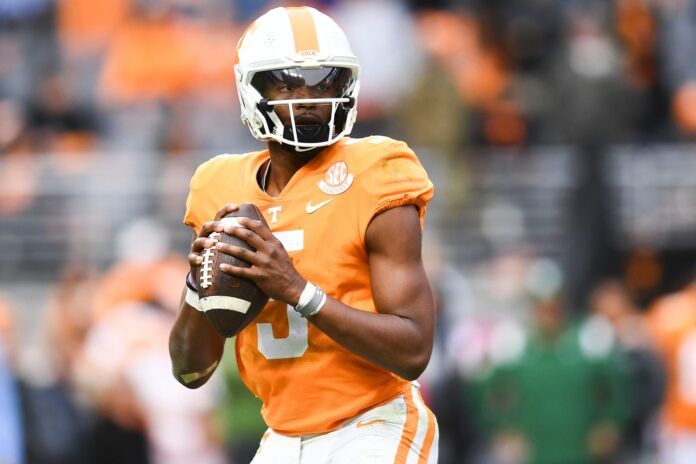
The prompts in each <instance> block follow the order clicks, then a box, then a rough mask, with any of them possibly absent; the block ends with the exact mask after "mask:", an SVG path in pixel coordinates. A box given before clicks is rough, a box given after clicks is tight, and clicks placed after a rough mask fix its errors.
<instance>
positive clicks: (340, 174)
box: [318, 161, 353, 195]
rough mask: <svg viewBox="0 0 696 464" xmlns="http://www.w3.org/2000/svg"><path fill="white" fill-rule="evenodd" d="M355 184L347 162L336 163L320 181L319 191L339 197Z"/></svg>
mask: <svg viewBox="0 0 696 464" xmlns="http://www.w3.org/2000/svg"><path fill="white" fill-rule="evenodd" d="M352 183H353V174H351V173H350V172H349V171H348V165H347V164H346V163H345V161H339V162H337V163H334V164H332V165H331V167H329V169H327V170H326V172H325V173H324V178H323V179H322V180H320V181H319V184H318V185H319V189H321V191H322V192H324V193H326V194H328V195H338V194H340V193H343V192H345V191H346V190H348V187H350V186H351V184H352Z"/></svg>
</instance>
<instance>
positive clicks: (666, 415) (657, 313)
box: [649, 280, 696, 464]
mask: <svg viewBox="0 0 696 464" xmlns="http://www.w3.org/2000/svg"><path fill="white" fill-rule="evenodd" d="M649 322H650V328H651V330H652V334H653V337H654V340H655V343H656V345H657V347H658V349H659V352H660V355H661V356H662V357H663V360H664V362H665V365H666V366H667V397H666V399H665V403H664V407H663V409H662V421H661V424H660V426H661V433H660V457H659V462H660V463H661V464H686V463H691V462H693V459H694V456H696V280H694V281H692V282H691V283H689V284H688V285H687V286H686V287H685V288H683V289H682V290H680V291H679V292H677V293H674V294H671V295H668V296H665V297H663V298H660V299H659V300H658V301H657V302H656V303H655V304H654V306H653V307H652V308H651V309H650V313H649Z"/></svg>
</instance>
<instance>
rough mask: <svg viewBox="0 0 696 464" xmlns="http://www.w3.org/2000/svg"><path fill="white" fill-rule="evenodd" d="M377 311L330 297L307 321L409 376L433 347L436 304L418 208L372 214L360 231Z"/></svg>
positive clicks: (422, 367)
mask: <svg viewBox="0 0 696 464" xmlns="http://www.w3.org/2000/svg"><path fill="white" fill-rule="evenodd" d="M365 243H366V245H367V251H368V257H369V264H370V280H371V282H372V297H373V299H374V302H375V306H376V307H377V311H378V313H377V314H374V313H368V312H366V311H359V310H356V309H353V308H350V307H349V306H347V305H345V304H343V303H341V302H340V301H338V300H335V299H333V298H329V299H327V303H326V305H325V306H324V308H322V310H321V311H320V312H319V313H317V314H316V315H315V316H312V317H310V318H309V320H310V321H311V322H312V323H313V324H314V325H316V326H317V327H318V328H320V329H321V330H322V331H323V332H324V333H326V334H327V335H329V336H330V337H331V338H333V339H334V340H336V341H337V342H338V343H340V344H341V345H343V346H345V347H346V348H348V349H349V350H351V351H352V352H354V353H356V354H358V355H360V356H362V357H364V358H367V359H369V360H371V361H373V362H375V363H376V364H379V365H381V366H382V367H385V368H387V369H389V370H391V371H392V372H394V373H396V374H398V375H400V376H401V377H403V378H406V379H409V380H413V379H416V378H418V376H420V374H421V373H422V372H423V370H425V368H426V366H427V365H428V361H429V360H430V353H431V351H432V346H433V332H434V325H435V308H434V300H433V295H432V291H431V288H430V284H429V282H428V279H427V277H426V274H425V270H424V269H423V263H422V260H421V227H420V220H419V216H418V210H417V209H416V207H414V206H402V207H398V208H393V209H390V210H387V211H385V212H384V213H382V214H379V215H377V216H376V217H375V218H374V219H373V220H372V222H371V223H370V225H369V226H368V228H367V231H366V233H365Z"/></svg>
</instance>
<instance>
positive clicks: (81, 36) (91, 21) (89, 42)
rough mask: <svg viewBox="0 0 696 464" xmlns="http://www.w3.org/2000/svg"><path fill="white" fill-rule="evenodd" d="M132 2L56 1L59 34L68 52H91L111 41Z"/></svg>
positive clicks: (122, 0)
mask: <svg viewBox="0 0 696 464" xmlns="http://www.w3.org/2000/svg"><path fill="white" fill-rule="evenodd" d="M131 1H132V0H99V1H95V0H59V1H58V4H57V15H58V34H59V35H60V39H61V42H62V44H63V46H64V47H66V48H67V50H68V51H69V52H76V53H78V54H79V53H80V52H82V51H84V52H94V51H98V50H100V49H101V48H103V47H104V46H105V45H107V44H108V42H109V41H110V40H111V37H112V36H113V34H114V33H115V32H116V30H117V29H118V27H119V26H120V25H121V23H122V22H123V21H124V20H125V19H126V18H127V16H128V14H129V11H130V7H131Z"/></svg>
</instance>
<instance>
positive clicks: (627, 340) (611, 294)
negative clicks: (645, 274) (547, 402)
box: [590, 280, 665, 463]
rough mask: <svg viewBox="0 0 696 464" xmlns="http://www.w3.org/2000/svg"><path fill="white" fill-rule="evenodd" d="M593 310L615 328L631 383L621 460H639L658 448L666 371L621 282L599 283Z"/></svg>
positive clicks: (620, 360) (594, 292) (594, 294)
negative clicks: (655, 436) (660, 411)
mask: <svg viewBox="0 0 696 464" xmlns="http://www.w3.org/2000/svg"><path fill="white" fill-rule="evenodd" d="M590 306H591V307H590V310H591V312H592V313H593V314H595V315H597V316H599V317H602V318H604V319H605V320H607V321H608V322H609V323H610V324H611V325H612V327H613V329H614V334H615V336H616V342H617V354H618V357H619V362H620V363H621V366H622V369H623V370H624V371H625V372H626V375H627V377H628V383H629V385H630V386H631V395H630V404H629V406H628V411H627V418H626V428H625V433H624V440H623V443H622V447H623V448H624V449H623V450H622V459H623V460H624V461H622V462H627V463H631V462H637V461H639V460H640V458H641V456H650V455H653V454H654V451H655V449H654V448H655V445H656V443H655V440H654V435H655V433H654V432H655V426H656V423H655V419H656V413H657V411H658V410H659V407H660V405H661V404H662V400H663V396H664V391H665V373H664V368H663V365H662V362H661V360H660V359H659V358H658V357H657V353H656V352H655V350H654V348H653V346H652V339H651V337H650V334H649V331H648V326H647V323H646V321H645V320H644V317H643V315H642V314H641V313H640V312H639V310H638V308H637V307H636V306H635V304H634V303H633V302H632V299H631V295H630V294H629V292H628V290H627V288H626V287H625V286H624V285H623V284H621V283H620V282H618V281H611V280H610V281H605V282H602V283H600V284H599V285H598V286H597V287H596V288H595V289H594V290H593V292H592V295H591V297H590Z"/></svg>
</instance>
